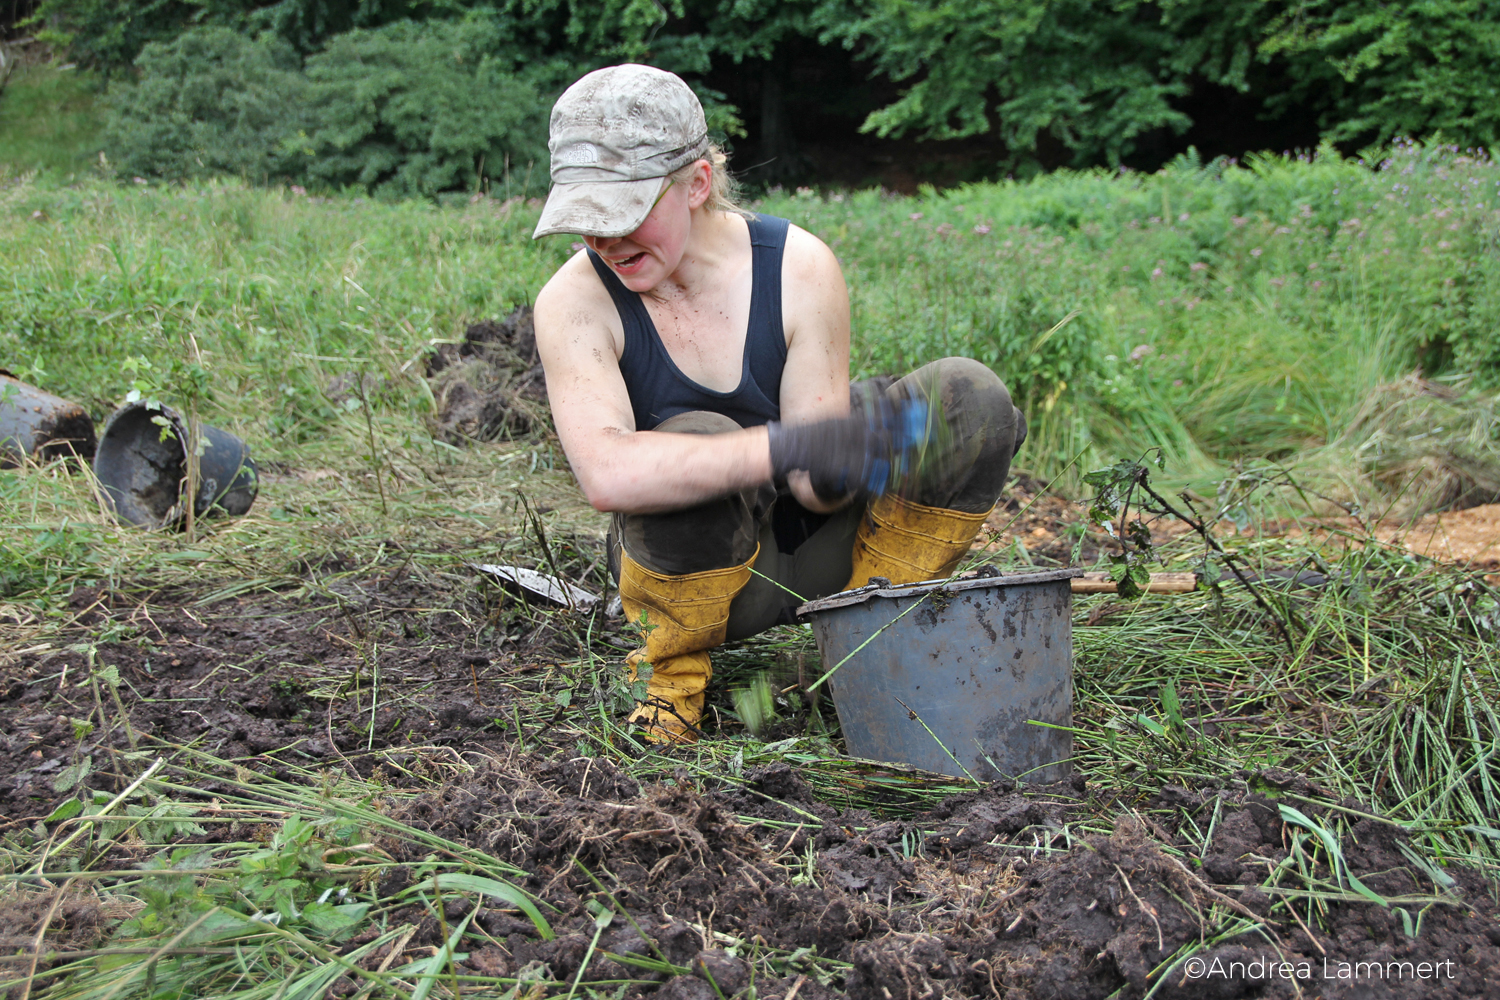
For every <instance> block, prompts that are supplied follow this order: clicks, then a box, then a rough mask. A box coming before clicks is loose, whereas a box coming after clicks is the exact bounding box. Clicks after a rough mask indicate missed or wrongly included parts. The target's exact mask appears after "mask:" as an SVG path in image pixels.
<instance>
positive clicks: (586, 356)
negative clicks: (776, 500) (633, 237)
mask: <svg viewBox="0 0 1500 1000" xmlns="http://www.w3.org/2000/svg"><path fill="white" fill-rule="evenodd" d="M614 315H615V307H614V303H613V302H612V301H611V300H610V298H609V293H608V292H607V291H605V289H604V288H603V286H602V285H600V283H599V282H598V279H597V278H596V277H595V276H594V274H593V270H592V268H591V267H590V266H589V264H588V261H587V260H586V259H584V257H583V255H582V254H579V255H578V256H577V257H575V258H574V259H573V260H571V261H569V262H568V263H567V264H565V265H564V266H563V267H562V268H561V269H560V270H559V271H558V272H557V274H555V275H554V276H553V277H552V280H551V281H549V282H548V283H547V285H546V287H545V288H543V289H542V291H541V293H540V294H539V295H538V296H537V300H536V314H535V321H536V339H537V349H538V351H539V352H540V354H541V358H542V365H543V367H544V369H545V371H546V373H547V397H548V400H549V401H550V402H551V404H552V419H553V421H554V423H555V424H556V425H557V434H558V437H559V438H561V440H562V446H563V450H564V451H565V452H566V453H567V455H568V461H569V463H570V464H571V465H572V467H573V473H574V475H576V476H577V477H578V483H579V485H580V486H581V487H582V488H583V492H584V495H585V496H586V497H588V500H589V503H591V504H593V505H594V507H595V508H596V509H598V510H601V511H620V512H623V513H628V514H650V513H659V512H663V511H670V510H679V509H681V508H683V507H689V506H692V505H693V504H697V503H702V502H703V501H705V500H711V499H713V498H715V497H721V496H725V495H727V494H729V493H731V492H733V491H735V490H739V489H743V488H745V487H747V486H756V485H759V484H760V483H763V482H766V481H767V480H769V479H770V478H771V458H770V450H769V447H768V445H767V443H766V430H765V428H764V427H754V428H750V429H748V430H743V431H736V432H732V433H729V434H713V435H700V434H667V433H658V432H655V431H638V430H636V429H635V416H634V414H633V412H632V410H631V407H630V395H629V393H628V392H627V391H626V388H625V380H624V378H623V377H622V376H621V374H620V363H619V349H618V347H617V342H616V339H615V338H616V332H615V331H614V330H612V329H611V326H610V318H611V317H613V316H614ZM846 364H847V362H846ZM784 385H785V382H783V386H784ZM784 396H785V389H783V397H784ZM847 396H848V393H847V390H846V391H845V397H846V405H847Z"/></svg>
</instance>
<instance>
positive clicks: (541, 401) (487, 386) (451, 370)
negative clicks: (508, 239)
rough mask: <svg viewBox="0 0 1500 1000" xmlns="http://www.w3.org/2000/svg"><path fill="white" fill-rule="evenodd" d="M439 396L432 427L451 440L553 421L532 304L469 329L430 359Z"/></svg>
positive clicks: (514, 432)
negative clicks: (532, 315) (456, 341)
mask: <svg viewBox="0 0 1500 1000" xmlns="http://www.w3.org/2000/svg"><path fill="white" fill-rule="evenodd" d="M427 379H428V383H429V385H431V387H432V395H433V398H434V399H435V400H436V401H437V414H436V416H435V418H434V425H435V426H434V428H433V432H434V433H435V434H437V435H439V436H440V437H442V439H443V440H445V441H447V442H449V443H450V444H462V443H464V442H467V441H493V440H498V439H503V438H514V437H517V436H519V435H523V434H528V433H531V432H532V431H536V430H541V429H544V428H546V427H547V426H548V424H549V419H550V418H549V410H548V408H547V385H546V380H545V377H544V375H543V372H542V363H541V358H540V356H539V354H538V353H537V348H536V329H535V327H534V326H533V324H532V317H531V307H530V306H519V307H517V308H516V309H515V310H513V311H512V312H511V313H510V314H509V315H507V316H505V317H504V318H502V319H499V320H483V321H481V322H479V323H475V324H473V325H472V326H470V327H469V328H468V329H467V330H465V331H464V339H463V341H462V343H458V344H443V345H441V346H440V347H439V348H438V349H437V350H436V351H435V352H434V353H433V354H432V355H431V356H430V357H429V358H428V360H427Z"/></svg>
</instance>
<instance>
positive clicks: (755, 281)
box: [588, 215, 791, 431]
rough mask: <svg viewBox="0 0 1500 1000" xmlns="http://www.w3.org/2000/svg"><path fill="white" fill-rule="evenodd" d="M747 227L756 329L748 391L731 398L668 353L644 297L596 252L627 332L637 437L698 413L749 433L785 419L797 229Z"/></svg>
mask: <svg viewBox="0 0 1500 1000" xmlns="http://www.w3.org/2000/svg"><path fill="white" fill-rule="evenodd" d="M745 221H746V223H747V224H748V225H749V227H750V253H751V268H750V275H751V277H750V325H749V329H748V330H747V331H746V333H745V357H744V361H743V362H742V364H741V367H740V384H739V386H737V387H736V388H735V389H734V390H733V391H731V392H718V391H717V390H714V389H710V388H707V387H706V386H702V385H699V384H698V383H697V382H694V381H693V380H692V379H690V378H688V377H687V376H686V375H684V374H683V373H682V370H681V369H680V368H678V367H677V364H676V362H674V361H673V360H672V356H671V355H670V354H668V353H667V348H666V345H664V344H663V343H662V342H661V335H660V334H659V333H657V332H656V324H655V323H653V322H651V314H650V313H648V312H646V305H645V303H643V302H642V301H641V297H640V295H638V294H636V293H635V292H632V291H631V290H630V289H628V288H626V287H625V285H624V284H623V283H622V282H621V281H620V279H619V278H618V277H616V275H615V273H614V272H613V271H611V270H610V268H609V265H608V264H606V263H604V261H603V260H601V259H600V257H599V255H598V254H596V253H594V251H592V250H590V251H589V252H588V254H589V261H590V262H591V263H592V264H593V265H594V270H595V271H596V272H598V274H599V280H600V281H602V282H604V287H605V288H607V289H609V296H610V298H612V299H614V301H615V308H616V309H617V310H619V313H620V324H621V325H622V326H623V327H624V328H625V350H624V352H623V353H621V355H620V374H621V375H623V376H624V378H625V387H626V389H627V390H629V392H630V407H631V409H632V410H634V411H635V429H636V430H638V431H649V430H651V429H652V428H654V427H655V426H656V425H657V424H659V423H661V422H662V421H663V420H666V419H667V418H669V417H675V416H676V415H677V414H679V413H687V412H689V411H692V410H707V411H708V412H710V413H718V414H721V415H723V416H726V417H728V418H729V419H731V420H733V421H734V422H735V423H737V424H739V425H740V426H741V427H757V426H759V425H761V424H764V423H765V422H766V421H768V420H777V419H780V417H781V369H782V368H783V367H784V366H785V364H786V331H785V330H784V329H783V328H782V325H781V257H782V252H783V251H784V250H785V249H786V234H787V229H788V227H789V226H790V225H791V224H790V223H789V222H787V220H786V219H778V218H775V217H774V216H769V215H756V216H754V217H753V218H750V219H746V220H745Z"/></svg>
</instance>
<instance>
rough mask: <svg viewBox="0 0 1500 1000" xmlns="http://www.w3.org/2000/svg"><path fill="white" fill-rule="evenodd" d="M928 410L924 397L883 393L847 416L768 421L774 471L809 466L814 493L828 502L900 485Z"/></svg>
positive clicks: (922, 438)
mask: <svg viewBox="0 0 1500 1000" xmlns="http://www.w3.org/2000/svg"><path fill="white" fill-rule="evenodd" d="M927 412H928V411H927V403H926V401H925V400H921V399H903V400H898V401H895V402H893V401H891V400H890V399H888V398H886V397H885V396H883V395H881V396H878V397H876V398H874V399H870V400H865V401H863V405H861V406H860V407H859V408H858V409H857V410H856V411H855V412H853V413H851V414H850V415H849V416H847V417H838V418H835V419H833V420H820V421H818V422H817V423H812V424H797V425H794V426H791V427H788V426H786V425H785V424H782V423H780V422H778V421H774V420H773V421H771V422H770V423H768V424H767V425H766V430H767V432H768V433H769V435H770V442H771V471H772V474H773V475H775V476H777V477H778V478H779V477H784V476H786V474H787V473H789V472H792V471H794V470H797V469H805V470H807V473H808V478H809V479H810V480H811V481H812V488H813V492H814V493H816V494H817V495H818V497H819V499H822V500H825V501H829V502H832V501H834V500H838V499H841V498H843V497H852V498H854V499H856V500H863V499H868V498H869V497H872V496H879V495H880V494H882V493H885V492H887V491H890V490H895V489H898V488H899V487H900V485H901V483H903V482H904V481H906V479H907V478H908V477H909V476H911V475H912V474H914V473H915V471H916V470H915V465H916V458H917V452H918V449H919V448H920V447H921V446H922V445H924V444H925V443H926V442H927V440H928V437H929V434H930V429H929V426H928V419H927Z"/></svg>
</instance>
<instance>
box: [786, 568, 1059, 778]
mask: <svg viewBox="0 0 1500 1000" xmlns="http://www.w3.org/2000/svg"><path fill="white" fill-rule="evenodd" d="M1082 572H1083V571H1082V570H1077V569H1056V570H1044V571H1040V572H1027V573H1006V574H998V573H996V574H993V575H977V576H969V577H958V578H956V579H953V580H929V581H927V582H925V583H913V584H905V585H902V586H892V585H891V584H890V583H888V582H886V581H882V580H872V581H871V582H870V585H869V586H866V587H861V588H859V589H858V590H846V591H844V592H843V593H841V594H834V595H833V596H832V597H825V598H823V599H822V600H818V601H813V602H811V603H808V604H804V605H802V606H801V607H800V608H798V609H797V612H798V614H799V615H805V616H808V617H810V618H811V619H812V626H813V634H814V635H815V636H816V637H817V640H818V651H819V653H820V654H821V656H822V659H823V670H824V671H825V672H827V671H830V670H835V668H837V669H836V670H835V672H834V673H833V676H832V677H831V678H830V683H831V684H832V686H833V701H834V706H835V707H836V708H837V709H838V713H839V725H840V727H841V728H842V729H843V733H844V742H845V744H846V745H847V746H848V748H849V755H850V756H851V757H864V758H866V759H870V760H885V761H894V762H897V763H902V764H911V765H912V766H914V767H920V768H923V769H924V770H928V771H936V772H938V773H940V774H951V775H954V776H965V775H966V776H968V777H972V778H976V779H979V780H985V781H987V780H992V779H994V778H998V777H1004V778H1022V779H1024V780H1026V781H1036V782H1052V781H1061V780H1063V779H1064V778H1066V777H1067V776H1068V774H1069V772H1070V771H1071V769H1072V763H1071V758H1072V756H1073V736H1072V733H1071V732H1070V731H1069V730H1070V728H1071V727H1072V725H1073V633H1072V624H1073V623H1072V601H1073V593H1072V587H1071V586H1070V581H1071V580H1072V579H1073V577H1076V576H1079V575H1081V574H1082ZM1038 723H1040V724H1038Z"/></svg>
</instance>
